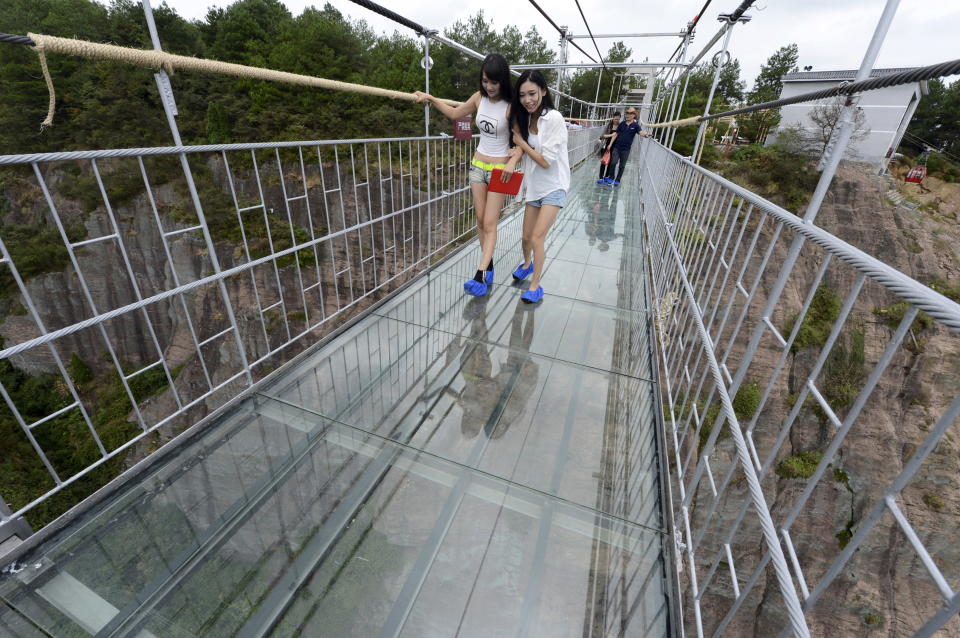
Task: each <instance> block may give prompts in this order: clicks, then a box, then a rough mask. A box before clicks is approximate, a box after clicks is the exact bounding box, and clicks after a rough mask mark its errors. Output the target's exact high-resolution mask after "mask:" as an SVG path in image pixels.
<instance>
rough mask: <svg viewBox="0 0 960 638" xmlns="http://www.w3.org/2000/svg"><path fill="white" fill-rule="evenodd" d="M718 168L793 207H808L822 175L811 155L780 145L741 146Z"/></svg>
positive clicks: (767, 195)
mask: <svg viewBox="0 0 960 638" xmlns="http://www.w3.org/2000/svg"><path fill="white" fill-rule="evenodd" d="M717 170H718V172H719V173H720V174H721V175H723V176H724V177H726V178H727V179H729V180H731V181H733V182H736V183H737V184H740V185H741V186H744V187H747V188H750V189H751V190H753V191H754V192H755V193H757V194H758V195H760V196H762V197H764V198H766V199H769V200H770V201H772V202H774V203H777V204H780V205H781V206H783V207H784V208H787V209H788V210H792V211H797V210H801V209H803V208H805V207H806V205H807V202H809V201H810V195H811V194H812V193H813V190H814V188H816V185H817V180H818V179H819V177H820V174H819V173H818V172H817V170H816V168H815V167H814V166H813V162H812V161H811V160H810V158H808V157H806V156H804V155H801V154H799V153H792V152H790V151H788V150H786V149H783V148H781V147H779V146H777V145H773V146H766V147H765V146H759V145H756V144H754V145H751V146H744V147H742V148H738V149H736V150H735V151H734V152H733V153H731V154H730V156H729V158H727V160H725V161H721V162H718V165H717Z"/></svg>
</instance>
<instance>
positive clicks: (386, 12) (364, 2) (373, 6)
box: [350, 0, 430, 35]
mask: <svg viewBox="0 0 960 638" xmlns="http://www.w3.org/2000/svg"><path fill="white" fill-rule="evenodd" d="M350 2H352V3H354V4H358V5H360V6H361V7H363V8H365V9H370V10H371V11H373V12H374V13H378V14H380V15H382V16H383V17H384V18H389V19H390V20H393V21H394V22H396V23H397V24H402V25H403V26H405V27H407V28H408V29H413V30H414V31H416V33H417V34H418V35H424V34H426V33H429V32H430V29H427V28H426V27H424V26H422V25H420V24H417V23H416V22H414V21H413V20H410V19H408V18H404V17H403V16H402V15H400V14H399V13H396V12H395V11H391V10H390V9H387V8H386V7H382V6H380V5H379V4H377V3H376V2H370V0H350Z"/></svg>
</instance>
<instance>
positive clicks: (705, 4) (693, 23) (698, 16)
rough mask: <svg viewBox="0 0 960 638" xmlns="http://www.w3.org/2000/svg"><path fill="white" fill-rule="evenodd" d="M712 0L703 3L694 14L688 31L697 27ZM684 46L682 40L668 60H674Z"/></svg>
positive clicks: (690, 31) (691, 31)
mask: <svg viewBox="0 0 960 638" xmlns="http://www.w3.org/2000/svg"><path fill="white" fill-rule="evenodd" d="M711 2H713V0H707V1H706V2H704V3H703V6H702V7H700V11H698V12H697V15H695V16H693V20H691V21H690V22H689V24H687V33H693V30H694V29H695V28H696V27H697V23H698V22H700V16H702V15H703V14H704V12H705V11H706V10H707V7H709V6H710V3H711ZM682 48H683V42H682V41H681V42H680V44H678V45H677V48H676V49H674V50H673V53H672V54H671V55H670V59H668V60H667V62H673V56H675V55H676V54H677V53H679V52H680V49H682Z"/></svg>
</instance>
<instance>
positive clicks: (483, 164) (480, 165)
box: [470, 157, 506, 171]
mask: <svg viewBox="0 0 960 638" xmlns="http://www.w3.org/2000/svg"><path fill="white" fill-rule="evenodd" d="M470 164H471V165H472V166H476V167H477V168H479V169H481V170H484V171H492V170H493V169H495V168H501V169H502V168H504V167H505V166H506V164H492V163H490V162H481V161H480V160H478V159H477V158H476V157H474V158H473V159H472V160H470Z"/></svg>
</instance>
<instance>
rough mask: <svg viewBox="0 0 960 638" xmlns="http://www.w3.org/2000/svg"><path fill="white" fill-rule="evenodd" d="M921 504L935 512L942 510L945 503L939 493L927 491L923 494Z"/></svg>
mask: <svg viewBox="0 0 960 638" xmlns="http://www.w3.org/2000/svg"><path fill="white" fill-rule="evenodd" d="M923 504H924V505H926V506H927V507H929V508H930V509H932V510H934V511H937V512H939V511H940V510H942V509H943V508H944V506H945V505H946V503H944V501H943V497H942V496H940V495H939V494H934V493H933V492H927V493H926V494H924V495H923Z"/></svg>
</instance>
